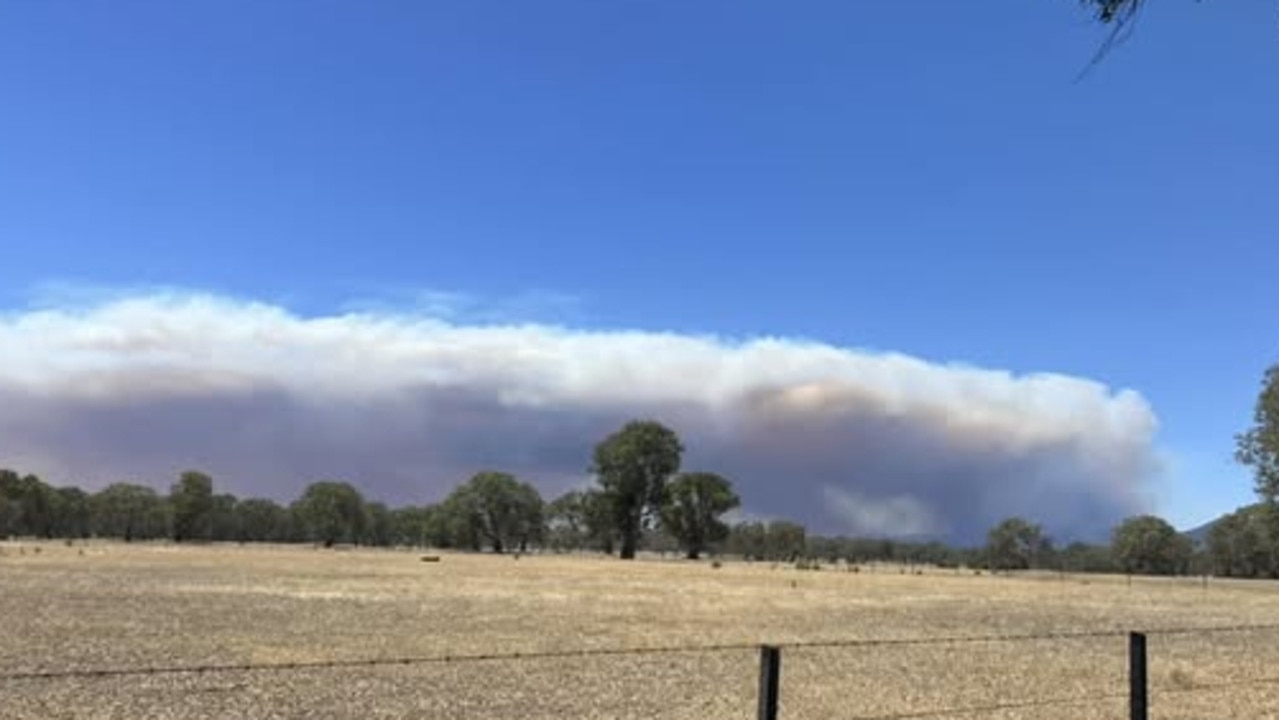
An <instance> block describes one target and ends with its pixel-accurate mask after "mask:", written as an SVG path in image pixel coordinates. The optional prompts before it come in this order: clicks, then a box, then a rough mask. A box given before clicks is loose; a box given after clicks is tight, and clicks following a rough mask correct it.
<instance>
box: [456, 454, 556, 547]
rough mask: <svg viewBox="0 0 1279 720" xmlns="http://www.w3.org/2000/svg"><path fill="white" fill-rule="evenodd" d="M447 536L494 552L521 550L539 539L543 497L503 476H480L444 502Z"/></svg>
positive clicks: (512, 478) (540, 537) (501, 474)
mask: <svg viewBox="0 0 1279 720" xmlns="http://www.w3.org/2000/svg"><path fill="white" fill-rule="evenodd" d="M441 511H442V512H443V513H445V515H446V518H447V521H446V522H447V525H448V528H449V532H450V534H451V535H452V536H453V539H454V540H455V541H456V542H457V544H459V545H461V546H464V547H466V546H469V547H471V548H473V549H479V547H480V546H481V545H482V544H487V545H488V546H489V547H491V548H492V549H493V551H494V552H498V553H500V552H504V551H505V550H507V549H509V548H513V547H518V548H520V549H521V550H523V549H527V547H528V546H529V545H530V544H532V543H536V542H540V541H541V539H542V534H543V531H542V523H543V517H542V516H543V511H542V497H541V496H540V495H539V494H538V492H537V489H536V488H534V487H533V486H532V485H529V484H528V483H522V482H520V481H518V480H516V479H515V477H514V476H512V475H510V474H508V473H503V472H491V471H490V472H481V473H478V474H476V475H475V476H474V477H472V478H471V479H470V480H469V481H467V482H466V484H464V485H462V486H461V487H459V488H457V489H456V490H454V491H453V493H452V494H451V495H450V496H449V497H448V498H447V499H446V500H445V501H444V503H443V504H442V506H441Z"/></svg>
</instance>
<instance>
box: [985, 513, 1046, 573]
mask: <svg viewBox="0 0 1279 720" xmlns="http://www.w3.org/2000/svg"><path fill="white" fill-rule="evenodd" d="M1045 544H1046V543H1045V538H1044V534H1043V530H1042V529H1041V528H1040V527H1039V526H1038V525H1035V524H1034V523H1032V522H1030V521H1029V520H1026V519H1024V518H1019V517H1012V518H1008V519H1006V520H1004V521H1002V522H1000V523H999V524H998V525H996V526H995V527H994V528H991V530H990V533H989V534H988V535H987V537H986V556H987V562H988V563H989V564H990V569H991V570H1026V569H1029V568H1031V567H1033V566H1034V561H1035V556H1036V555H1037V554H1038V553H1039V552H1040V551H1041V550H1043V549H1045V548H1044V546H1045Z"/></svg>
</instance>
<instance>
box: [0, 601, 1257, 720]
mask: <svg viewBox="0 0 1279 720" xmlns="http://www.w3.org/2000/svg"><path fill="white" fill-rule="evenodd" d="M1276 631H1279V623H1276V624H1251V625H1226V626H1205V627H1170V628H1152V629H1146V630H1145V631H1144V632H1143V633H1142V638H1143V642H1142V649H1143V653H1142V662H1143V665H1142V670H1141V673H1142V677H1143V680H1144V681H1145V682H1144V683H1143V685H1144V686H1145V688H1144V690H1145V691H1146V692H1148V694H1149V715H1148V717H1154V718H1161V719H1163V718H1167V719H1168V720H1179V719H1181V718H1187V719H1188V718H1250V719H1251V718H1264V717H1279V673H1277V672H1276V666H1275V663H1274V660H1275V655H1274V652H1273V650H1269V648H1272V647H1273V646H1274V645H1275V643H1274V641H1275V640H1276V639H1279V634H1277V633H1276ZM1129 637H1130V636H1129V632H1128V631H1126V630H1120V629H1099V630H1084V631H1052V632H1043V633H1007V634H988V635H954V636H931V637H927V636H923V637H896V638H847V639H839V638H834V639H828V640H810V641H797V642H789V643H781V644H778V645H776V646H775V647H776V648H778V657H779V658H784V660H781V663H780V664H779V667H778V668H775V671H776V672H778V674H779V677H780V682H778V683H777V685H776V687H777V688H778V690H779V692H778V695H779V698H778V699H777V700H778V701H777V703H776V705H777V714H776V715H775V716H774V717H780V718H785V719H786V720H791V719H792V718H796V719H799V718H804V719H808V718H811V719H812V720H819V719H820V720H827V719H830V720H899V719H901V720H906V719H909V718H944V717H955V718H964V717H988V718H1019V717H1025V718H1030V717H1035V718H1038V717H1045V716H1051V717H1054V718H1062V719H1063V720H1092V719H1094V718H1097V719H1100V718H1125V717H1134V715H1132V714H1131V713H1132V712H1133V708H1132V706H1133V703H1134V702H1135V701H1134V697H1133V687H1132V679H1133V673H1134V666H1133V665H1132V662H1133V657H1132V655H1131V654H1130V650H1131V646H1130V645H1129ZM1145 638H1149V650H1148V653H1149V672H1148V675H1147V670H1146V665H1145V662H1146V646H1145V642H1146V641H1145ZM760 663H761V654H760V646H759V645H757V644H754V643H726V644H708V645H662V646H648V647H642V646H641V647H616V648H584V649H563V650H553V651H539V652H510V653H483V654H439V655H427V656H402V657H375V658H356V659H319V660H296V661H287V662H260V663H254V662H245V663H224V664H218V663H210V664H191V665H183V664H172V665H151V666H125V667H86V668H58V669H39V668H36V669H22V670H14V671H9V672H0V718H10V717H12V718H36V717H88V718H115V717H119V718H133V717H159V716H163V717H167V718H204V717H314V718H344V717H361V718H363V717H374V718H381V717H388V718H389V717H423V718H435V717H440V718H446V717H447V718H470V717H474V718H506V717H511V718H515V717H519V718H546V719H547V720H549V719H550V718H564V717H572V718H578V717H581V718H708V719H715V718H748V717H764V715H762V714H761V713H763V712H765V710H764V704H763V703H760V702H759V700H760V699H761V698H760V688H761V687H762V685H761V684H760V683H759V680H760V678H761V670H762V669H763V668H761V667H760ZM783 668H784V669H783Z"/></svg>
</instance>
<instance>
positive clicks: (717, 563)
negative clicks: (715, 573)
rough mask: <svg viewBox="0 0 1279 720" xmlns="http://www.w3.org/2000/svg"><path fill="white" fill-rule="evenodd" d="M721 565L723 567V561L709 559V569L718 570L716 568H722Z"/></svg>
mask: <svg viewBox="0 0 1279 720" xmlns="http://www.w3.org/2000/svg"><path fill="white" fill-rule="evenodd" d="M722 567H724V563H722V562H720V561H719V560H712V561H711V569H712V570H718V569H720V568H722Z"/></svg>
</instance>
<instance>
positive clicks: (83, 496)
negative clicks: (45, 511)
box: [53, 487, 93, 539]
mask: <svg viewBox="0 0 1279 720" xmlns="http://www.w3.org/2000/svg"><path fill="white" fill-rule="evenodd" d="M53 492H54V494H53V507H54V508H55V510H54V522H53V528H54V530H53V534H54V536H56V537H60V538H69V539H81V538H87V537H89V535H90V534H91V533H92V532H93V511H92V508H91V507H90V505H89V494H88V493H86V492H85V491H83V490H81V489H80V488H78V487H60V488H57V489H56V490H54V491H53Z"/></svg>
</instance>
